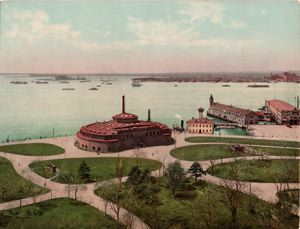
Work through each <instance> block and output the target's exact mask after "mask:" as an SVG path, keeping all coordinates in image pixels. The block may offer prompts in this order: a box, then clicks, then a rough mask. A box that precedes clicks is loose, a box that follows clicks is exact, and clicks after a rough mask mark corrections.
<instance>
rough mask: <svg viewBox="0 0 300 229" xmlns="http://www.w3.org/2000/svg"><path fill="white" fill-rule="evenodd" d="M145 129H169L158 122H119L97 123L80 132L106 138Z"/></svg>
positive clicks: (83, 128) (82, 128)
mask: <svg viewBox="0 0 300 229" xmlns="http://www.w3.org/2000/svg"><path fill="white" fill-rule="evenodd" d="M145 129H169V128H168V126H167V125H165V124H162V123H158V122H146V121H140V120H137V121H135V122H130V123H120V122H117V121H108V122H96V123H92V124H89V125H87V126H83V127H81V129H80V132H83V133H85V134H91V135H98V136H105V135H117V134H118V133H120V132H127V131H135V130H145Z"/></svg>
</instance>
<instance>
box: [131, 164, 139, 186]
mask: <svg viewBox="0 0 300 229" xmlns="http://www.w3.org/2000/svg"><path fill="white" fill-rule="evenodd" d="M141 174H142V171H141V170H140V168H139V166H138V165H135V166H132V167H131V169H130V171H129V173H128V179H127V182H128V183H129V184H130V185H137V184H139V183H140V179H141Z"/></svg>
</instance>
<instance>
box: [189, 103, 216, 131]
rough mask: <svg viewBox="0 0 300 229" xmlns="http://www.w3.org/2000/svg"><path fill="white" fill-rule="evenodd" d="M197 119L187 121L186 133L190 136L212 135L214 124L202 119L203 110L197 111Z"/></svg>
mask: <svg viewBox="0 0 300 229" xmlns="http://www.w3.org/2000/svg"><path fill="white" fill-rule="evenodd" d="M198 112H199V118H194V117H193V118H192V119H190V120H188V121H187V122H186V123H187V131H188V133H191V134H196V133H197V134H213V133H214V122H213V121H212V120H209V119H207V118H204V117H203V112H204V109H203V108H202V107H200V108H199V109H198Z"/></svg>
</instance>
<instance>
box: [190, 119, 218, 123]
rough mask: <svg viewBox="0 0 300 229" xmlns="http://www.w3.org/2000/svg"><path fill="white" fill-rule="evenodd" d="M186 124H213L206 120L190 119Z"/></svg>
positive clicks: (211, 121)
mask: <svg viewBox="0 0 300 229" xmlns="http://www.w3.org/2000/svg"><path fill="white" fill-rule="evenodd" d="M186 123H197V124H198V123H199V124H214V121H213V120H210V119H207V118H192V119H190V120H188V121H187V122H186Z"/></svg>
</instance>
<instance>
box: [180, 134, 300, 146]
mask: <svg viewBox="0 0 300 229" xmlns="http://www.w3.org/2000/svg"><path fill="white" fill-rule="evenodd" d="M185 141H187V142H192V143H201V142H224V143H234V144H249V145H269V146H285V147H300V142H294V141H279V140H265V139H249V138H225V137H206V136H205V137H204V136H201V137H188V138H186V139H185Z"/></svg>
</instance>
